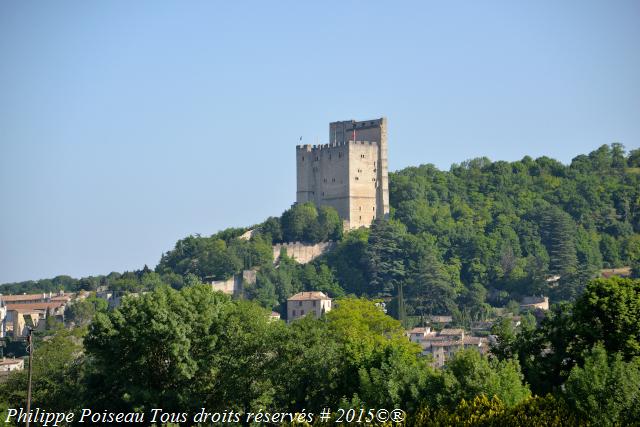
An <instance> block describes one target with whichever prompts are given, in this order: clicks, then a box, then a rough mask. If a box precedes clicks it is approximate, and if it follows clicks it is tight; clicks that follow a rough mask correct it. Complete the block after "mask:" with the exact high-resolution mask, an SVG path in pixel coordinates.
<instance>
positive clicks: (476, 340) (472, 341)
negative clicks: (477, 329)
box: [463, 336, 484, 345]
mask: <svg viewBox="0 0 640 427" xmlns="http://www.w3.org/2000/svg"><path fill="white" fill-rule="evenodd" d="M463 341H464V343H465V344H469V345H482V344H483V343H484V339H483V338H482V337H468V336H465V337H464V340H463Z"/></svg>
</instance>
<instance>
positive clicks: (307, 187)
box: [296, 118, 389, 229]
mask: <svg viewBox="0 0 640 427" xmlns="http://www.w3.org/2000/svg"><path fill="white" fill-rule="evenodd" d="M329 141H330V143H329V144H324V145H313V146H312V145H298V146H297V147H296V169H297V181H298V182H297V194H296V201H297V203H305V202H314V203H315V204H316V205H318V206H322V205H326V206H331V207H333V208H335V209H336V210H337V211H338V214H339V215H340V217H341V218H342V220H343V222H344V228H345V229H353V228H359V227H368V226H369V225H371V222H372V221H373V220H374V219H375V218H384V217H387V216H388V215H389V177H388V174H387V119H386V118H381V119H377V120H365V121H362V122H356V121H355V120H348V121H344V122H334V123H330V124H329Z"/></svg>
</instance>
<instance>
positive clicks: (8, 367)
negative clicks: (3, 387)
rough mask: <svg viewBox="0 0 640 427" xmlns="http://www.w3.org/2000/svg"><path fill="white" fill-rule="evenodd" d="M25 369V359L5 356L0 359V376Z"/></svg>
mask: <svg viewBox="0 0 640 427" xmlns="http://www.w3.org/2000/svg"><path fill="white" fill-rule="evenodd" d="M23 369H24V359H12V358H9V357H3V358H2V359H0V377H2V376H5V375H8V374H9V372H13V371H22V370H23Z"/></svg>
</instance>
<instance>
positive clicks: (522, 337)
mask: <svg viewBox="0 0 640 427" xmlns="http://www.w3.org/2000/svg"><path fill="white" fill-rule="evenodd" d="M86 304H87V305H88V306H92V307H93V310H94V311H93V316H94V317H93V321H92V322H91V324H90V326H89V329H88V332H86V331H87V329H86V328H77V329H73V330H71V331H69V330H66V329H61V328H57V329H52V330H49V331H45V332H43V333H42V335H48V336H47V337H44V338H42V337H40V338H38V340H37V341H36V349H37V351H36V357H35V359H34V362H33V363H34V396H33V405H34V407H40V408H45V409H47V410H57V411H78V410H79V409H80V408H82V407H87V406H88V407H91V408H92V409H94V410H95V411H100V410H108V411H125V412H129V411H147V412H148V411H149V410H150V409H152V408H163V409H164V410H165V411H174V412H190V413H195V412H196V411H198V410H199V409H200V408H201V407H206V408H207V409H208V410H210V411H224V410H229V409H233V410H234V411H240V412H247V411H256V410H258V409H262V410H266V411H272V412H275V411H282V412H289V411H294V412H295V411H301V410H302V409H305V410H306V411H311V412H314V413H316V414H317V413H319V412H320V411H321V409H322V408H324V407H330V408H334V409H337V408H339V407H342V408H402V409H404V410H405V411H407V413H408V416H409V419H408V422H409V425H432V426H447V425H472V426H502V425H505V426H510V425H513V426H516V425H523V424H531V425H548V426H560V425H587V424H588V423H590V424H592V425H634V423H637V420H638V419H640V413H638V408H640V356H639V355H638V352H637V350H638V348H639V344H640V333H639V331H638V325H640V310H639V308H640V281H637V280H630V279H619V278H612V279H606V280H605V279H599V280H594V281H592V282H590V283H589V285H588V286H587V288H586V290H585V292H584V294H583V295H581V296H580V298H578V299H577V300H576V301H575V302H574V303H572V304H566V305H565V306H563V307H562V310H559V309H558V310H556V312H555V314H554V315H552V316H549V318H548V319H545V320H544V321H543V322H542V324H541V325H540V326H539V327H536V324H535V322H532V323H530V324H528V326H526V327H525V328H524V329H523V330H521V331H518V332H516V333H515V334H509V333H506V334H504V335H501V336H500V341H499V345H498V346H496V347H495V348H494V349H493V352H494V356H492V357H486V356H481V355H480V354H479V353H478V352H477V351H475V350H473V349H468V350H462V351H459V352H457V353H456V354H455V355H454V356H453V357H452V358H451V359H450V361H449V362H448V363H447V364H446V365H445V368H444V369H441V370H439V369H434V368H432V367H431V365H430V363H429V358H425V357H422V356H420V355H419V353H420V349H419V347H418V346H417V345H416V344H413V343H411V342H410V341H409V340H408V339H407V338H406V336H405V335H404V328H403V327H402V325H401V324H400V322H399V321H397V320H395V319H393V318H392V317H390V316H388V315H386V314H385V313H384V312H383V311H382V310H381V308H380V307H379V306H377V305H376V304H375V303H374V301H369V300H365V299H358V298H352V297H347V298H342V299H339V300H337V301H336V306H335V308H334V309H333V310H331V311H329V312H328V313H327V314H326V315H324V316H323V317H322V318H320V319H313V318H310V317H307V318H305V319H303V320H300V321H296V322H293V323H291V324H287V323H285V322H281V321H272V320H270V319H269V316H268V314H269V313H268V311H266V310H264V309H263V308H261V307H260V306H259V305H257V304H256V303H254V302H251V301H244V300H232V299H231V298H229V297H228V296H225V295H223V294H221V293H216V292H212V291H211V288H210V287H208V286H203V285H198V284H194V285H189V286H186V287H183V288H182V289H181V290H179V291H178V290H174V289H172V288H170V287H167V286H160V287H159V288H157V289H156V290H154V291H152V292H150V293H146V294H143V295H139V296H137V297H128V298H124V300H123V304H122V305H121V306H120V307H119V308H118V309H115V310H112V311H105V310H104V307H98V306H97V304H94V302H93V301H92V300H91V299H89V300H88V301H86ZM90 310H91V308H90V307H89V308H86V307H85V308H82V309H78V316H79V317H78V319H80V318H82V316H80V314H81V313H85V312H86V311H90ZM587 313H590V314H591V315H587ZM505 330H506V329H505ZM507 332H508V331H507ZM521 363H522V365H521ZM521 366H522V368H521ZM530 386H531V388H530ZM25 389H26V373H25V372H24V371H23V372H16V373H14V374H12V375H11V376H10V377H9V379H8V381H7V382H5V383H3V384H0V409H2V408H8V407H11V408H14V407H19V406H22V404H23V402H24V399H25ZM532 390H533V392H534V394H533V395H532V392H531V391H532ZM547 392H550V393H551V394H547ZM543 395H544V396H546V397H544V398H543V397H539V396H543Z"/></svg>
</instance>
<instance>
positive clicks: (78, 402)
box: [0, 329, 85, 412]
mask: <svg viewBox="0 0 640 427" xmlns="http://www.w3.org/2000/svg"><path fill="white" fill-rule="evenodd" d="M84 331H85V330H83V329H75V330H67V329H58V330H56V331H55V333H54V334H53V335H49V336H48V337H47V339H46V340H42V339H36V340H34V341H35V344H34V356H33V380H32V390H33V392H32V404H31V407H32V408H38V407H39V408H42V409H45V410H47V411H52V412H67V411H74V410H76V409H78V408H82V407H83V401H82V396H83V390H84V387H83V382H82V372H83V353H82V336H83V333H84ZM28 363H29V362H28V361H27V362H26V363H25V368H26V367H27V366H28ZM0 396H2V398H0V401H2V400H5V401H6V402H7V403H8V404H9V407H11V408H20V407H24V405H25V402H26V399H27V369H25V370H23V371H14V372H13V373H11V374H10V375H9V377H8V378H7V380H6V382H4V383H0Z"/></svg>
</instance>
